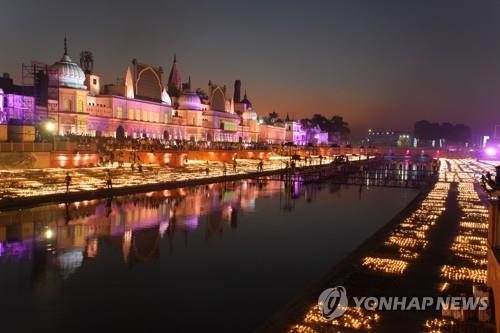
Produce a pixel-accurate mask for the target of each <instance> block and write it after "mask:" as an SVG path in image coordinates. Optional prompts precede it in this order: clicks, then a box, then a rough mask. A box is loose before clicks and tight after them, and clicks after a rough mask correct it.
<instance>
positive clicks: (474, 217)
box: [261, 160, 494, 333]
mask: <svg viewBox="0 0 500 333" xmlns="http://www.w3.org/2000/svg"><path fill="white" fill-rule="evenodd" d="M486 170H490V168H489V167H488V165H487V164H482V163H478V162H476V161H473V160H442V164H441V169H440V178H439V179H440V181H438V182H437V183H436V184H434V185H433V186H432V187H431V188H430V189H428V190H427V191H425V192H424V193H422V194H421V195H419V196H418V197H417V198H416V199H415V200H414V201H413V202H412V203H411V204H410V205H409V206H408V207H407V208H406V209H405V211H403V212H401V213H400V214H399V215H398V216H396V217H395V218H394V219H393V220H392V221H391V222H390V223H389V224H388V225H387V226H386V227H385V228H383V229H382V230H380V231H379V232H377V233H376V234H375V235H374V236H373V237H371V238H370V239H369V240H368V241H366V242H365V243H364V244H362V245H361V246H360V247H359V248H358V249H357V250H356V251H355V252H354V253H352V254H351V255H350V256H349V257H348V258H346V259H345V260H344V261H342V262H341V263H339V264H338V265H337V266H335V267H334V269H333V270H332V271H331V272H330V273H329V274H327V276H326V277H325V278H324V279H322V280H321V281H320V282H319V283H317V284H316V285H314V286H312V287H311V288H310V289H308V290H307V291H306V292H305V293H304V294H303V295H301V296H300V297H299V298H297V299H296V300H294V301H292V302H291V303H290V304H289V305H288V306H287V307H285V309H284V310H283V311H281V312H279V313H278V314H276V316H275V317H274V318H272V319H271V320H270V321H269V322H268V323H267V324H266V325H265V326H263V328H262V329H261V331H262V332H284V331H287V332H290V333H292V332H307V333H317V332H351V331H354V330H361V331H365V332H369V331H375V332H429V333H430V332H434V333H438V332H464V331H465V330H468V331H467V332H472V331H473V332H494V327H493V326H492V325H491V324H485V323H477V322H476V323H465V322H463V321H460V320H457V319H459V318H458V317H457V315H462V316H463V315H467V314H458V313H452V312H449V313H444V314H445V315H446V316H443V314H442V313H440V312H438V311H435V310H428V311H404V312H403V311H381V310H376V311H366V310H362V309H359V308H355V307H354V304H349V308H348V309H347V311H346V313H345V314H344V315H343V316H341V317H339V318H337V319H334V320H333V321H327V320H325V319H324V317H323V315H322V314H321V313H320V312H319V309H318V307H317V297H318V296H319V294H320V293H321V291H322V290H324V289H325V288H328V287H334V286H338V285H342V286H345V287H346V290H347V294H348V297H349V299H350V302H351V301H352V297H353V296H400V297H403V296H406V297H411V296H420V297H424V296H431V297H436V296H447V295H453V296H460V295H461V294H462V293H464V294H466V295H468V296H469V295H472V286H473V284H478V283H479V284H482V283H484V282H485V281H486V236H487V210H486V208H485V207H484V205H483V203H482V202H481V200H480V199H481V198H480V192H478V191H480V189H479V187H478V186H476V179H475V177H474V173H473V171H475V172H485V171H486ZM450 177H451V178H452V179H449V178H450ZM450 180H451V181H450ZM453 315H455V318H453Z"/></svg>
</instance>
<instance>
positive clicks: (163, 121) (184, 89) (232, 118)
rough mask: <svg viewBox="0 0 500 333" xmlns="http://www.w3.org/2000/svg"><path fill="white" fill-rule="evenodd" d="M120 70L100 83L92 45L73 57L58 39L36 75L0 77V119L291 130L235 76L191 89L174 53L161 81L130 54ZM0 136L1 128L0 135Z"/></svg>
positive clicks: (175, 132) (111, 129) (260, 138)
mask: <svg viewBox="0 0 500 333" xmlns="http://www.w3.org/2000/svg"><path fill="white" fill-rule="evenodd" d="M33 72H35V70H33ZM124 74H125V75H124V79H121V80H118V82H116V83H113V84H103V82H102V78H101V76H100V75H99V74H98V73H96V72H94V59H93V57H92V53H90V52H88V51H84V52H82V53H81V54H80V64H77V63H76V62H74V61H73V60H72V59H71V57H70V55H69V52H68V46H67V41H66V39H65V40H64V53H63V55H62V57H61V59H60V60H58V61H56V62H55V63H53V64H52V65H50V66H47V67H46V69H45V70H44V71H41V72H40V73H37V74H36V75H37V77H38V76H39V78H38V81H37V80H34V82H38V83H34V84H33V85H32V86H15V85H14V84H13V82H12V80H11V79H10V78H9V77H8V75H4V77H3V78H1V79H0V97H2V98H1V99H0V100H1V103H0V124H4V125H5V124H8V123H17V124H24V125H25V126H34V125H35V126H36V125H37V124H40V123H41V122H46V121H50V122H53V124H54V126H51V127H53V128H54V131H53V132H54V133H52V134H58V135H68V134H74V135H89V136H109V137H132V138H141V137H148V138H155V139H163V140H188V141H193V142H240V143H251V142H264V143H270V144H281V143H284V142H285V141H286V140H287V138H288V137H290V135H288V137H287V133H286V132H287V127H286V126H281V125H275V124H265V123H262V121H259V117H258V115H257V113H256V111H255V110H254V109H253V106H252V103H251V102H250V100H249V98H248V96H247V93H246V91H245V93H244V95H243V98H241V81H240V80H236V81H235V84H234V92H233V94H232V96H231V94H229V92H228V91H227V87H226V86H225V85H219V84H215V83H213V82H212V81H209V83H208V92H207V93H205V92H204V91H203V90H201V89H196V90H195V89H193V88H192V86H191V77H189V79H188V81H187V82H184V83H183V82H182V79H181V72H180V68H179V64H178V62H177V57H176V56H174V59H173V64H172V68H171V70H170V73H169V76H168V80H167V81H166V82H164V78H163V74H164V71H163V68H162V67H156V66H151V65H148V64H144V63H142V62H139V61H138V60H137V59H133V60H132V62H131V64H130V65H129V66H128V67H127V68H126V70H125V73H124ZM44 77H46V79H45V81H44V80H43V78H44ZM40 78H41V79H40ZM40 82H42V84H40ZM43 82H45V84H43ZM37 84H38V86H37ZM40 87H41V88H40ZM21 88H22V89H21ZM40 91H42V92H41V93H40ZM0 126H1V125H0ZM292 127H293V126H292ZM292 130H293V129H292ZM0 132H1V131H0ZM0 134H1V133H0ZM292 137H293V139H295V136H294V135H292ZM6 140H7V138H6V137H5V135H3V136H2V135H0V141H6ZM8 140H11V141H12V138H9V139H8Z"/></svg>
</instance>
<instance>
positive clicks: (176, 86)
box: [167, 54, 182, 97]
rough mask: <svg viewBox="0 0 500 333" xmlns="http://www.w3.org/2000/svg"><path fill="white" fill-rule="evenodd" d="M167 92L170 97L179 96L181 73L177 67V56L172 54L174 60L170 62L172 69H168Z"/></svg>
mask: <svg viewBox="0 0 500 333" xmlns="http://www.w3.org/2000/svg"><path fill="white" fill-rule="evenodd" d="M167 87H168V90H167V92H168V94H169V95H170V96H171V97H179V95H180V94H181V91H182V80H181V73H180V72H179V69H178V67H177V56H176V55H175V54H174V62H173V64H172V69H171V70H170V75H169V76H168V82H167Z"/></svg>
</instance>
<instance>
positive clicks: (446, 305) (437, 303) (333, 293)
mask: <svg viewBox="0 0 500 333" xmlns="http://www.w3.org/2000/svg"><path fill="white" fill-rule="evenodd" d="M348 304H349V300H348V298H347V291H346V288H345V287H343V286H336V287H333V288H328V289H325V290H323V292H322V293H321V294H320V295H319V297H318V307H319V310H320V311H321V313H322V314H323V316H324V317H325V318H326V319H328V320H333V319H335V318H338V317H340V316H342V315H343V314H344V313H345V312H346V310H347V308H348ZM351 304H354V307H355V308H362V309H364V310H368V311H426V310H435V311H441V310H443V309H445V310H460V309H464V310H486V309H487V308H488V306H489V302H488V297H473V296H469V297H467V296H447V297H441V296H438V297H430V296H425V297H405V296H379V297H373V296H369V297H352V303H351Z"/></svg>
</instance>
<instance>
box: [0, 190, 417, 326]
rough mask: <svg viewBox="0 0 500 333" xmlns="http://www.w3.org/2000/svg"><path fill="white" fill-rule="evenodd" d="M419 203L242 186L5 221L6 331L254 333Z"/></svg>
mask: <svg viewBox="0 0 500 333" xmlns="http://www.w3.org/2000/svg"><path fill="white" fill-rule="evenodd" d="M415 195H416V192H415V191H414V190H405V189H394V188H371V189H369V190H366V189H363V191H362V192H360V191H359V188H358V187H338V186H335V185H328V184H324V185H320V186H318V185H317V184H316V185H311V186H306V187H300V186H299V185H296V186H294V187H293V188H291V189H287V190H284V189H283V188H282V184H281V183H280V182H274V181H271V182H268V183H265V184H264V183H260V184H259V183H256V182H255V181H241V182H236V183H228V184H225V185H224V184H213V185H210V186H201V187H195V188H183V189H178V190H166V191H161V192H151V193H147V194H142V195H133V196H125V197H115V198H113V199H112V200H111V199H108V200H92V201H84V202H76V203H71V204H59V205H46V206H40V207H35V208H31V209H26V210H19V211H14V212H12V211H11V212H2V213H0V327H1V329H2V331H5V332H25V331H27V332H35V331H37V332H59V331H63V330H64V331H67V332H101V331H109V332H115V331H116V332H125V331H127V332H128V331H132V330H134V331H136V332H151V331H154V332H159V331H161V332H199V331H202V330H203V331H225V332H248V331H252V330H254V329H255V328H257V327H258V326H259V325H261V324H262V323H263V322H264V321H265V320H266V319H267V318H269V317H270V316H271V315H272V314H273V313H275V312H276V311H277V310H279V309H280V307H282V306H283V305H285V304H286V303H287V302H288V301H290V300H291V299H292V298H293V297H294V296H296V295H298V294H300V292H301V291H302V290H303V289H304V288H305V287H306V286H307V285H308V284H310V283H312V282H314V281H316V280H318V279H319V278H320V277H321V276H322V274H324V273H325V272H326V271H328V270H329V269H330V268H331V267H332V266H333V265H334V264H335V263H336V262H338V261H339V260H341V259H342V258H343V257H344V256H346V255H347V254H348V253H349V252H350V251H352V250H353V249H354V248H355V247H357V246H358V245H359V244H360V243H361V242H362V241H363V240H364V239H366V238H367V237H369V236H370V235H371V234H373V232H374V231H375V230H377V229H378V228H380V227H381V226H382V225H383V224H385V223H386V222H387V221H388V220H389V219H390V218H391V217H392V216H394V215H395V214H396V213H397V212H398V211H400V210H401V209H402V208H403V207H404V206H405V205H406V204H407V203H408V201H409V200H411V199H412V198H413V197H414V196H415ZM382 207H383V209H382Z"/></svg>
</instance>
